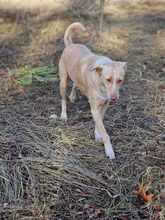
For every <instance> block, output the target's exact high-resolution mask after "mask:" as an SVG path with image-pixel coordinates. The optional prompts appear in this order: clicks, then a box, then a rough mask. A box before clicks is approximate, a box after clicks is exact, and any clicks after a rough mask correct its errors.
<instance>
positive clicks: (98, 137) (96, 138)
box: [95, 130, 103, 142]
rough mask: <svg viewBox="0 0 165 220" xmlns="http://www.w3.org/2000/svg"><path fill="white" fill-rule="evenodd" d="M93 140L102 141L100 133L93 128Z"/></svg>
mask: <svg viewBox="0 0 165 220" xmlns="http://www.w3.org/2000/svg"><path fill="white" fill-rule="evenodd" d="M95 141H96V142H102V141H103V140H102V137H101V135H100V134H99V132H98V131H97V130H95Z"/></svg>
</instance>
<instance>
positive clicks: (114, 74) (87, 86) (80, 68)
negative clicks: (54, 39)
mask: <svg viewBox="0 0 165 220" xmlns="http://www.w3.org/2000/svg"><path fill="white" fill-rule="evenodd" d="M80 31H82V32H83V33H84V34H85V33H87V30H86V28H85V27H84V25H83V24H81V23H79V22H75V23H72V24H71V25H70V26H69V27H68V28H67V29H66V31H65V34H64V43H65V49H64V50H63V53H62V55H61V58H60V61H59V77H60V95H61V99H62V100H61V109H62V110H61V119H62V120H64V121H67V104H66V88H67V81H68V78H70V79H71V80H72V81H73V87H72V90H71V93H70V96H69V99H70V101H71V102H74V101H75V99H76V88H78V89H79V90H80V91H81V92H82V93H83V94H84V95H85V96H86V97H87V98H88V102H89V104H90V108H91V113H92V116H93V119H94V122H95V131H94V133H95V140H96V141H99V142H103V144H104V147H105V154H106V156H107V157H108V158H110V159H115V153H114V151H113V148H112V144H111V140H110V137H109V135H108V134H107V132H106V129H105V127H104V124H103V118H104V114H105V112H106V110H107V108H108V104H109V103H110V102H113V103H115V102H116V101H117V100H118V99H119V90H120V88H121V86H122V84H123V82H124V77H125V72H126V68H127V63H126V62H119V61H113V60H111V59H110V58H108V57H106V56H102V55H98V54H95V53H93V52H92V51H91V50H90V49H88V48H87V47H86V46H85V45H83V44H77V43H73V42H72V36H73V34H75V33H77V32H80Z"/></svg>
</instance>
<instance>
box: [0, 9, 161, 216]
mask: <svg viewBox="0 0 165 220" xmlns="http://www.w3.org/2000/svg"><path fill="white" fill-rule="evenodd" d="M86 6H87V5H85V6H84V8H85V7H86ZM92 7H93V6H92ZM108 7H110V9H111V10H110V11H109V9H108ZM108 7H107V8H105V20H104V26H103V33H102V34H101V35H100V38H98V36H97V35H96V33H97V28H96V27H97V24H98V18H97V13H96V14H95V15H93V14H92V16H91V17H89V14H88V13H87V15H84V12H83V14H80V15H78V12H77V11H73V12H72V13H71V12H70V11H68V12H67V13H66V14H65V15H60V16H59V15H57V14H55V15H53V16H50V17H47V19H46V17H44V18H43V17H42V16H41V17H42V19H41V17H40V16H38V17H37V18H36V17H33V16H30V17H29V16H27V15H26V14H25V16H24V17H23V18H22V19H21V20H19V22H18V20H17V17H12V19H11V17H10V16H7V18H6V17H4V16H2V19H3V21H4V22H5V23H1V24H0V25H1V33H2V35H1V36H0V42H1V43H0V56H1V68H4V67H8V70H10V69H12V68H14V69H15V68H18V67H19V68H20V67H23V68H24V67H25V66H26V65H27V66H28V69H31V68H32V67H33V66H40V65H41V64H42V65H47V64H52V63H55V65H56V64H57V63H58V57H59V55H60V53H61V51H62V49H63V42H62V40H61V39H62V36H63V32H64V30H65V28H66V26H67V25H68V24H69V23H70V22H72V21H74V20H80V21H82V22H84V23H85V24H88V25H89V27H90V28H91V30H92V33H93V36H92V38H91V40H90V42H86V43H87V44H88V45H89V46H90V47H92V48H93V50H95V51H97V52H100V53H104V54H107V55H109V56H111V57H112V58H114V59H118V60H119V59H120V60H125V61H128V71H127V79H126V83H125V85H124V87H123V89H122V91H121V99H120V101H119V103H118V104H117V105H116V106H111V107H110V109H109V110H108V112H107V114H106V118H105V125H106V128H107V130H108V133H110V135H111V137H112V143H113V145H114V149H115V152H116V155H117V159H116V160H115V161H109V160H108V159H106V158H105V155H104V149H103V146H102V145H100V144H96V143H95V142H94V137H93V121H92V118H91V114H90V111H89V106H88V104H87V100H86V99H85V98H84V97H82V96H79V97H78V100H77V104H76V105H72V104H70V103H69V122H68V124H63V123H62V122H61V121H60V120H59V118H58V115H59V114H60V97H59V91H58V90H59V88H58V83H57V81H56V82H53V83H37V82H35V83H34V84H33V85H32V86H31V87H29V88H26V89H25V91H26V93H25V94H20V95H17V96H15V95H14V96H11V99H10V100H7V99H6V100H3V101H2V100H1V101H0V103H1V105H0V146H1V147H0V155H1V157H0V168H1V169H0V215H1V218H2V219H20V220H21V219H22V220H23V219H28V220H29V219H43V220H45V219H46V220H47V219H58V220H59V219H100V220H101V219H102V220H103V219H107V220H108V219H114V220H123V219H147V220H151V219H155V220H159V219H160V220H164V213H165V209H164V204H163V203H164V189H165V185H164V182H165V175H164V169H165V159H164V158H165V154H164V144H165V137H164V132H165V131H164V127H165V118H164V115H165V112H164V110H165V100H164V80H165V78H164V60H165V58H164V52H163V51H164V43H163V37H164V19H165V18H164V8H163V7H162V6H160V5H159V6H158V5H157V6H156V7H151V6H149V5H144V7H142V6H137V5H136V6H135V5H131V6H130V5H129V6H124V7H119V6H108ZM80 12H81V10H79V13H80ZM109 12H110V13H109ZM51 15H52V14H51ZM93 16H94V17H93ZM5 24H6V25H5ZM10 27H13V28H12V29H11V31H10V32H9V34H8V33H7V30H10ZM4 42H5V47H4ZM84 42H85V41H84ZM18 48H19V49H18ZM18 71H19V69H18ZM52 113H55V114H57V118H56V120H50V119H49V116H50V115H51V114H52ZM75 113H76V114H75ZM139 183H145V184H146V185H147V187H148V193H153V194H154V196H155V200H153V201H152V202H151V203H144V201H142V200H141V199H139V198H137V195H136V193H135V191H136V190H137V186H138V184H139Z"/></svg>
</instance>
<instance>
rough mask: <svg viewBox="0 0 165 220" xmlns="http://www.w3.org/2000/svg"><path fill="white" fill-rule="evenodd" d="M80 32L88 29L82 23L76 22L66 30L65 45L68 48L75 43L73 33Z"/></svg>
mask: <svg viewBox="0 0 165 220" xmlns="http://www.w3.org/2000/svg"><path fill="white" fill-rule="evenodd" d="M80 31H86V28H85V27H84V25H83V24H81V23H80V22H75V23H73V24H71V25H69V27H68V28H67V29H66V31H65V34H64V43H65V46H66V47H67V46H69V45H70V44H72V43H73V42H72V35H73V33H74V32H80Z"/></svg>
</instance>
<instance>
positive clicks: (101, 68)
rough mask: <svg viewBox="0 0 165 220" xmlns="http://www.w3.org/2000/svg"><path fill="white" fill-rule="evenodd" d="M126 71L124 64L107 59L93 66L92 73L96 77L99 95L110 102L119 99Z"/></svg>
mask: <svg viewBox="0 0 165 220" xmlns="http://www.w3.org/2000/svg"><path fill="white" fill-rule="evenodd" d="M126 69H127V63H126V62H118V61H112V60H110V59H109V58H106V59H105V58H103V59H100V60H98V61H96V63H95V64H94V65H93V68H92V71H94V72H95V74H96V75H97V79H98V81H99V90H100V92H101V94H102V95H103V96H104V97H107V99H109V100H110V101H112V102H116V101H117V100H118V99H119V90H120V88H121V86H122V84H123V82H124V77H125V71H126Z"/></svg>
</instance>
